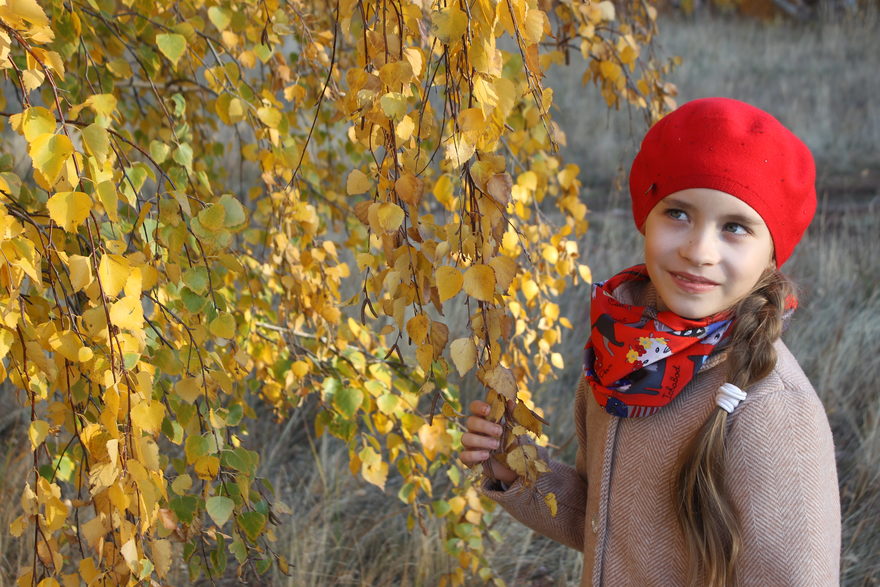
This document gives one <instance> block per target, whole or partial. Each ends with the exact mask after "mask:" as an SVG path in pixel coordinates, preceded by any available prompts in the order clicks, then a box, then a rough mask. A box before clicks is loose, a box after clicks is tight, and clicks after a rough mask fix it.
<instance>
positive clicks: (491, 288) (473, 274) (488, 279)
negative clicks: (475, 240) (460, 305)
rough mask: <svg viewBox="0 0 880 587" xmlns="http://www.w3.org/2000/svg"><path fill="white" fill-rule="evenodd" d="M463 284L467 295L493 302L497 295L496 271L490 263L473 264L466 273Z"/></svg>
mask: <svg viewBox="0 0 880 587" xmlns="http://www.w3.org/2000/svg"><path fill="white" fill-rule="evenodd" d="M463 285H464V291H465V293H467V295H469V296H471V297H472V298H476V299H478V300H481V301H483V302H491V301H492V298H493V297H494V295H495V271H494V270H493V269H492V267H490V266H489V265H472V266H470V267H468V270H467V271H465V273H464V284H463Z"/></svg>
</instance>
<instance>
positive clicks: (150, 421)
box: [131, 400, 165, 434]
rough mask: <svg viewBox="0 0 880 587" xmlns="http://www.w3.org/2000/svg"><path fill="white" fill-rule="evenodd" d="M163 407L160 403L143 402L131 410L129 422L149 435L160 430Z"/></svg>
mask: <svg viewBox="0 0 880 587" xmlns="http://www.w3.org/2000/svg"><path fill="white" fill-rule="evenodd" d="M164 418H165V405H164V404H163V403H162V402H157V401H152V400H144V401H142V402H140V403H138V404H137V405H136V406H135V407H133V408H132V409H131V421H132V424H134V425H135V426H136V427H138V428H140V429H141V430H143V431H144V432H148V433H150V434H157V433H158V432H159V431H160V430H161V429H162V420H163V419H164Z"/></svg>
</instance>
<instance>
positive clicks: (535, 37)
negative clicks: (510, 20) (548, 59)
mask: <svg viewBox="0 0 880 587" xmlns="http://www.w3.org/2000/svg"><path fill="white" fill-rule="evenodd" d="M545 23H547V15H546V14H544V12H543V11H542V10H539V9H537V8H529V11H528V13H526V19H525V23H523V26H522V27H521V31H522V35H523V38H524V39H525V41H526V44H527V45H531V44H533V43H539V42H540V41H541V39H542V38H543V37H544V27H545ZM547 25H549V23H547Z"/></svg>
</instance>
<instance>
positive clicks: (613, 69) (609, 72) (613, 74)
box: [599, 60, 623, 83]
mask: <svg viewBox="0 0 880 587" xmlns="http://www.w3.org/2000/svg"><path fill="white" fill-rule="evenodd" d="M599 72H600V73H601V74H602V77H604V78H605V79H607V80H608V81H609V82H611V83H616V82H617V81H618V80H619V79H621V76H622V75H623V70H622V69H621V68H620V65H618V64H617V63H614V62H613V61H608V60H603V61H600V62H599Z"/></svg>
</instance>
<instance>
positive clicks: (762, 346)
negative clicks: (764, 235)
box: [675, 270, 794, 587]
mask: <svg viewBox="0 0 880 587" xmlns="http://www.w3.org/2000/svg"><path fill="white" fill-rule="evenodd" d="M793 295H794V287H793V285H792V283H791V282H790V281H789V280H788V279H787V278H786V277H785V276H784V275H783V274H782V273H780V272H779V271H776V270H773V271H768V272H767V273H765V274H764V275H763V276H762V278H761V279H760V280H759V281H758V283H757V285H756V286H755V289H753V290H752V293H751V294H749V295H748V296H746V297H745V298H744V299H742V300H741V301H740V302H739V303H738V304H737V305H736V307H735V308H734V323H733V330H732V332H731V341H730V344H729V346H728V348H729V351H728V352H729V354H728V359H727V367H728V381H729V382H730V383H733V384H734V385H736V386H737V387H739V388H741V389H746V388H748V387H749V386H751V385H752V384H754V383H756V382H758V381H760V380H761V379H763V378H764V377H766V376H767V375H769V374H770V372H771V371H772V370H773V367H774V366H775V365H776V350H775V349H774V348H773V343H774V342H775V341H776V340H777V339H778V338H779V337H780V335H781V334H782V315H783V312H784V311H785V304H786V300H787V299H788V298H789V297H791V296H793ZM727 416H728V414H727V412H726V411H724V410H723V409H721V408H716V409H715V411H714V412H712V415H711V416H709V419H708V420H707V421H706V423H705V424H704V425H703V427H702V428H701V430H700V432H699V433H698V434H697V436H696V438H694V440H693V442H692V443H691V445H690V447H689V448H688V449H687V450H686V451H685V453H684V454H683V455H682V459H681V465H680V470H679V474H678V477H677V479H676V485H675V498H676V499H675V503H676V504H677V506H678V512H677V513H678V517H679V521H680V522H681V524H682V528H683V530H684V535H685V541H686V543H687V548H688V554H689V559H690V584H692V585H695V584H697V583H698V581H699V583H700V584H701V585H708V586H712V587H723V586H726V585H732V584H733V579H734V568H735V564H736V559H737V557H738V556H739V552H740V550H741V548H742V544H741V543H742V535H741V531H740V527H739V523H738V520H737V516H736V512H735V511H734V509H733V507H732V506H731V504H730V500H729V497H728V495H727V490H726V488H725V487H724V475H725V465H726V462H725V455H724V442H725V439H724V434H725V428H726V424H727Z"/></svg>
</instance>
